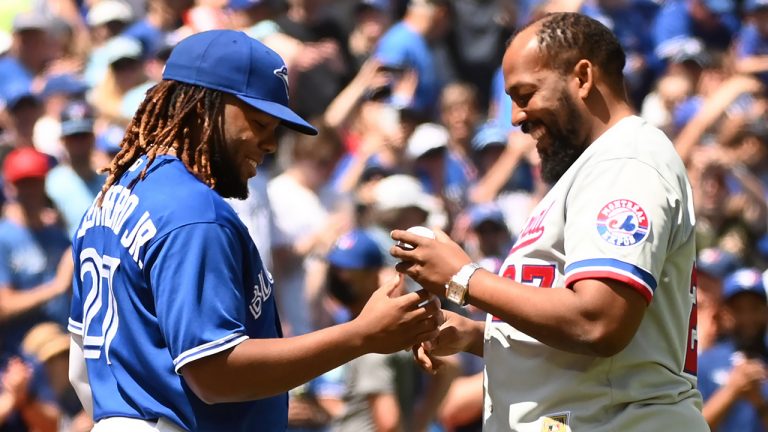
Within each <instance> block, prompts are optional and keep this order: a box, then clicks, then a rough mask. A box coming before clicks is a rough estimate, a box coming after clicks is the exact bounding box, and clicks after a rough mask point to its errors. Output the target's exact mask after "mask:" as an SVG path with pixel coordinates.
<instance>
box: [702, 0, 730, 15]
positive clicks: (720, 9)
mask: <svg viewBox="0 0 768 432" xmlns="http://www.w3.org/2000/svg"><path fill="white" fill-rule="evenodd" d="M704 6H705V7H706V8H707V9H709V10H710V12H712V13H714V14H716V15H723V14H727V13H731V12H733V10H734V9H735V4H734V2H733V0H704Z"/></svg>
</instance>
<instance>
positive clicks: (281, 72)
mask: <svg viewBox="0 0 768 432" xmlns="http://www.w3.org/2000/svg"><path fill="white" fill-rule="evenodd" d="M273 73H274V74H275V76H276V77H278V78H280V79H281V80H283V85H284V86H285V95H286V96H288V68H287V67H285V65H283V67H281V68H279V69H275V70H274V71H273Z"/></svg>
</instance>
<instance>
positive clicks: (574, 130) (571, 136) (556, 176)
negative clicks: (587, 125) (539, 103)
mask: <svg viewBox="0 0 768 432" xmlns="http://www.w3.org/2000/svg"><path fill="white" fill-rule="evenodd" d="M560 105H561V106H562V107H563V109H562V112H561V114H560V115H561V116H562V117H563V119H564V120H565V121H564V122H563V123H562V124H564V125H565V126H563V127H562V128H561V127H557V128H556V129H555V128H547V134H548V135H550V137H551V138H552V147H551V148H550V149H549V151H548V152H547V154H546V155H542V154H540V156H541V178H542V179H543V180H544V181H545V182H546V183H548V184H550V185H553V184H555V183H557V181H558V180H560V177H562V176H563V174H565V172H566V171H568V168H570V167H571V165H573V163H574V162H576V159H578V158H579V156H581V154H582V153H584V150H586V148H587V145H586V144H583V143H578V142H576V139H578V137H579V135H580V134H579V126H580V125H581V123H582V120H581V118H580V116H579V111H578V109H577V108H576V104H575V103H574V102H573V101H572V100H571V99H570V98H569V97H568V95H563V96H561V98H560Z"/></svg>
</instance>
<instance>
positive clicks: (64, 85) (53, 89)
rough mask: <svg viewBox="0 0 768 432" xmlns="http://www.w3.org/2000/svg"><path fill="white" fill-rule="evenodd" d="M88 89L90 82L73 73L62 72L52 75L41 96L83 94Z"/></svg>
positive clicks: (45, 97)
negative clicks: (87, 82)
mask: <svg viewBox="0 0 768 432" xmlns="http://www.w3.org/2000/svg"><path fill="white" fill-rule="evenodd" d="M86 91H88V84H86V83H85V82H83V81H82V80H81V79H79V78H78V77H76V76H74V75H72V74H61V75H54V76H52V77H50V78H49V79H48V80H47V81H46V82H45V86H44V87H43V92H42V93H41V97H42V98H43V99H48V98H50V97H51V96H53V95H55V94H64V95H67V96H75V95H81V94H83V93H85V92H86Z"/></svg>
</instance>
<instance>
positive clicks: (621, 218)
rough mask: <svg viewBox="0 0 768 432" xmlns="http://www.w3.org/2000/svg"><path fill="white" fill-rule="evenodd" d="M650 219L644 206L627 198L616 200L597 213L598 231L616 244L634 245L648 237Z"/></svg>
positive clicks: (606, 239) (604, 238) (609, 241)
mask: <svg viewBox="0 0 768 432" xmlns="http://www.w3.org/2000/svg"><path fill="white" fill-rule="evenodd" d="M650 223H651V222H650V220H648V215H647V214H646V213H645V210H643V208H642V207H640V206H639V205H638V204H637V203H636V202H634V201H631V200H626V199H619V200H614V201H611V202H609V203H608V204H606V205H605V206H603V208H602V209H600V212H599V213H598V214H597V233H598V234H599V235H600V237H601V238H602V239H603V240H605V241H607V242H608V243H610V244H612V245H614V246H632V245H635V244H638V243H640V242H642V241H643V240H645V239H646V238H647V237H648V231H649V226H650Z"/></svg>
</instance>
